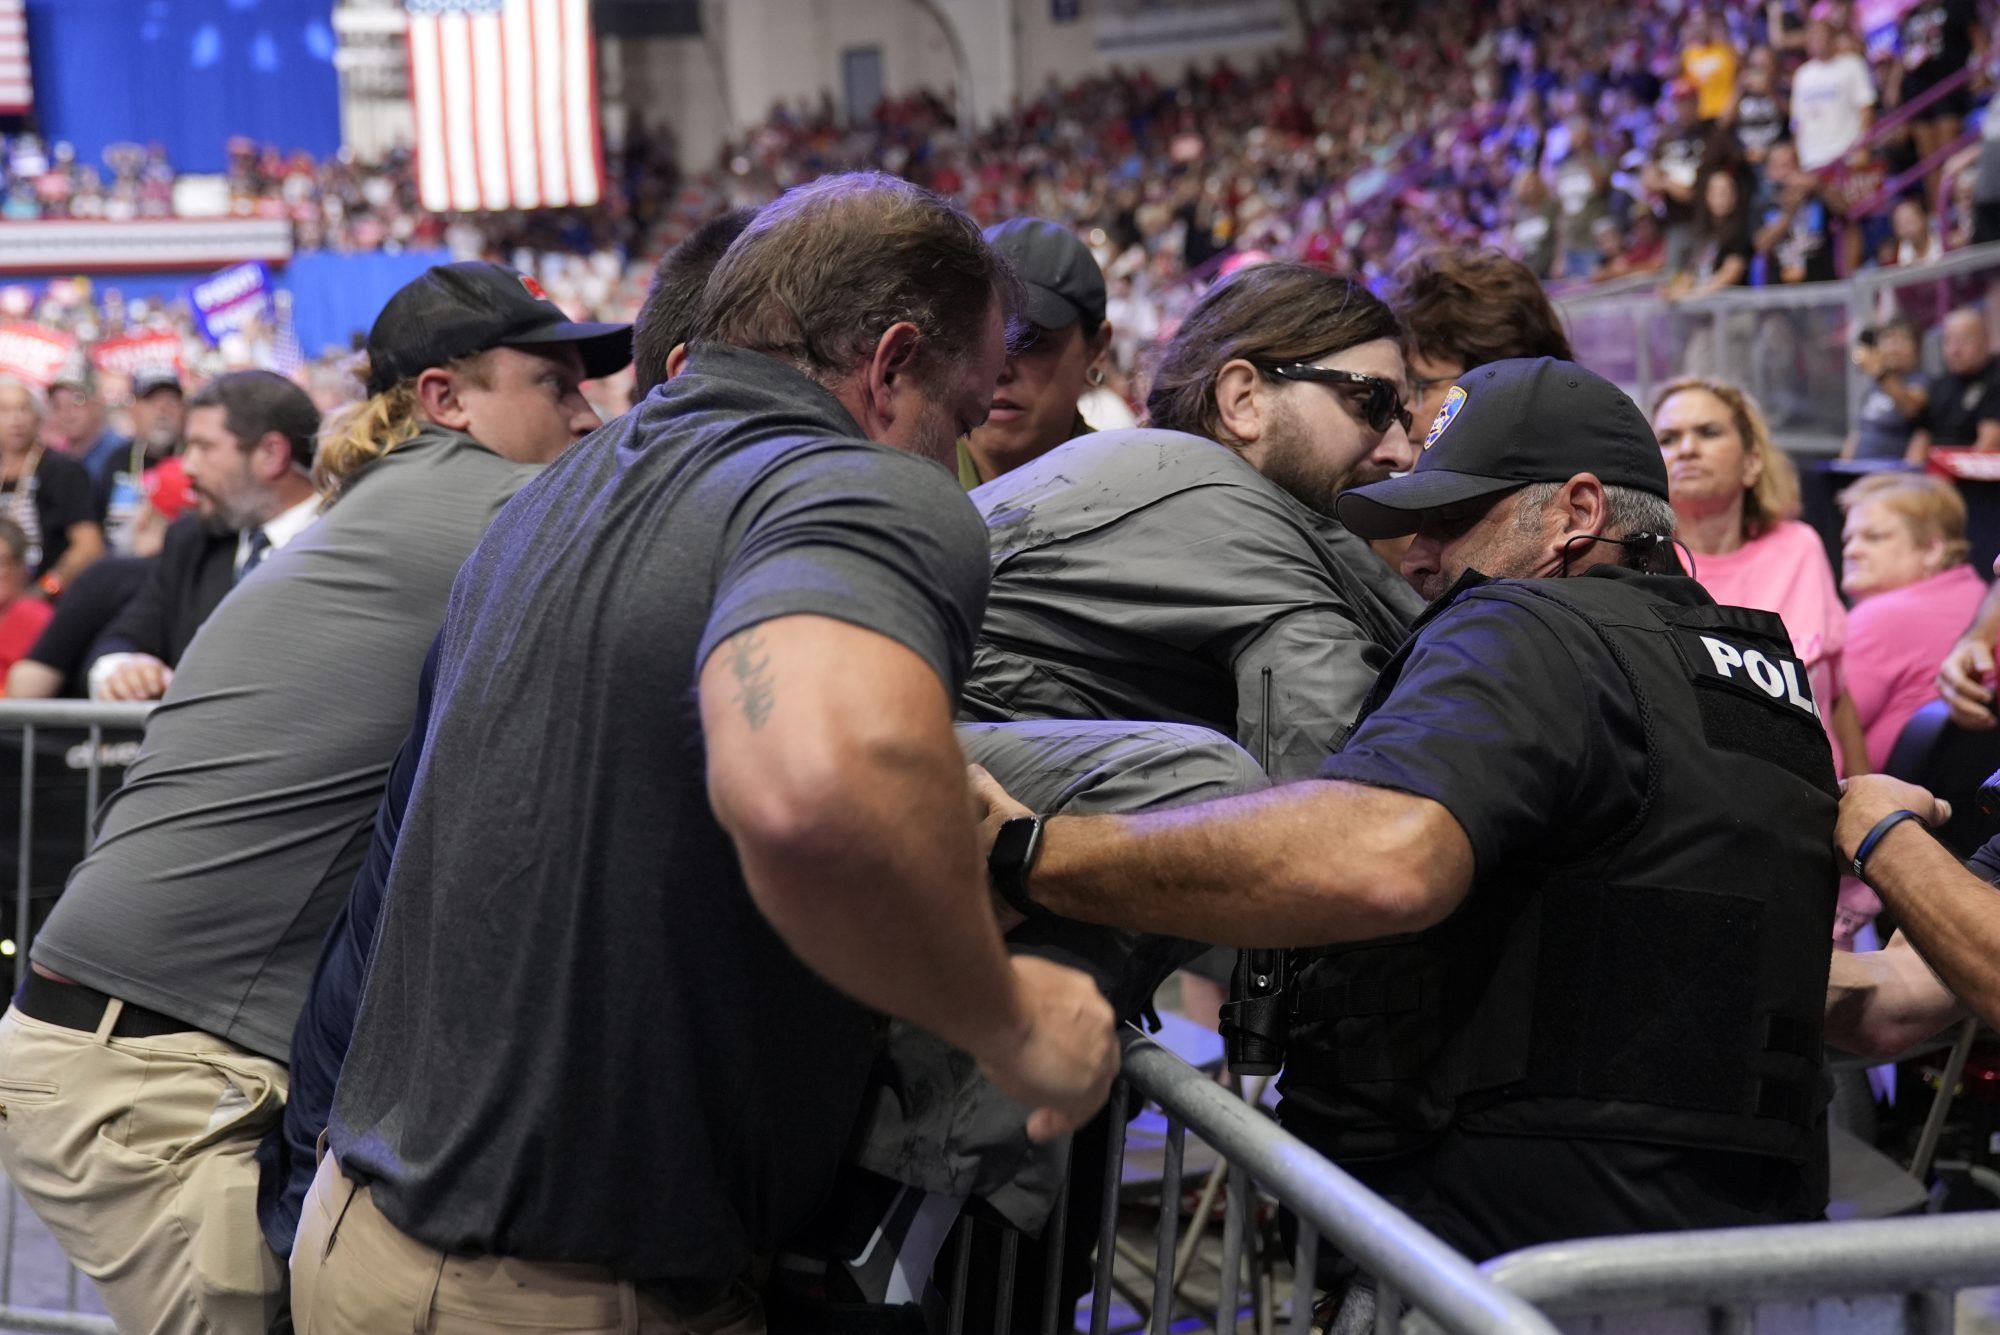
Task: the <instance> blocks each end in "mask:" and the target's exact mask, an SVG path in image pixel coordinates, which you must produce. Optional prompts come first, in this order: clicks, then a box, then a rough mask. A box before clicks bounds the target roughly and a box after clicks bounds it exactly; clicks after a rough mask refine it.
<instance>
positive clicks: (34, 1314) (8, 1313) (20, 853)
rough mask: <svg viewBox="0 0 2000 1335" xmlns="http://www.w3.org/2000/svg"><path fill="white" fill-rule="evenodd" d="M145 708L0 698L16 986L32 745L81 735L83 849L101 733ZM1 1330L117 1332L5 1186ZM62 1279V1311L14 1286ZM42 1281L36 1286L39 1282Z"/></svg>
mask: <svg viewBox="0 0 2000 1335" xmlns="http://www.w3.org/2000/svg"><path fill="white" fill-rule="evenodd" d="M152 711H153V706H152V705H150V704H114V703H110V702H101V703H100V702H89V701H81V700H0V734H4V733H14V732H18V733H19V734H20V741H21V765H20V780H21V794H20V823H19V825H18V826H17V829H16V846H15V850H14V852H15V881H14V986H17V987H18V986H19V985H20V982H21V977H22V975H23V974H24V973H25V971H26V970H27V967H28V947H29V945H30V944H31V942H32V940H33V935H34V891H35V888H36V887H35V884H34V846H35V814H36V813H35V807H36V801H35V797H36V794H35V782H36V776H37V772H38V768H39V761H40V760H41V759H42V758H41V757H38V755H37V752H36V741H37V738H38V735H40V734H41V733H42V732H44V731H47V732H55V731H61V732H75V731H80V732H82V733H83V734H84V735H85V738H86V745H85V748H84V752H83V757H82V761H83V763H82V765H81V768H82V769H83V771H84V806H83V843H82V847H81V848H80V849H79V850H78V852H79V854H81V853H82V852H84V851H87V850H88V849H89V847H90V841H91V839H92V838H93V837H94V835H95V834H96V817H97V808H98V806H99V804H100V803H101V802H102V800H103V798H104V796H105V793H104V786H103V774H104V769H105V745H106V743H105V734H106V732H107V731H116V732H136V731H138V730H139V729H141V728H143V727H144V726H145V722H146V716H147V715H149V714H151V713H152ZM0 1242H4V1246H0V1330H9V1331H50V1332H64V1333H66V1335H116V1329H117V1328H116V1327H115V1326H113V1325H112V1323H111V1320H110V1318H108V1317H104V1316H99V1315H95V1314H92V1313H90V1312H87V1311H84V1310H82V1307H83V1302H84V1293H85V1287H84V1284H83V1279H82V1276H81V1275H79V1274H78V1273H77V1271H76V1268H75V1267H74V1266H72V1265H70V1264H69V1261H68V1259H67V1258H66V1257H63V1255H62V1252H61V1249H60V1248H59V1247H57V1245H56V1243H55V1240H54V1239H53V1238H51V1237H49V1235H48V1234H47V1232H46V1231H44V1230H43V1229H42V1227H41V1225H40V1222H39V1221H37V1220H36V1219H35V1216H34V1212H33V1211H31V1210H29V1209H28V1208H27V1206H26V1204H25V1203H24V1202H23V1201H22V1200H21V1197H20V1193H19V1192H17V1191H15V1189H14V1186H13V1184H12V1183H9V1184H8V1185H7V1199H6V1206H5V1210H4V1213H0ZM58 1275H59V1277H60V1283H61V1288H62V1304H63V1305H62V1307H61V1308H51V1307H37V1306H28V1305H26V1303H25V1302H23V1301H22V1297H21V1295H19V1294H17V1289H20V1290H27V1289H29V1288H33V1289H35V1290H37V1291H36V1292H35V1293H34V1294H33V1296H32V1297H31V1298H29V1299H28V1301H41V1302H46V1301H48V1300H49V1297H50V1296H51V1295H48V1293H47V1290H48V1289H49V1288H50V1287H52V1285H51V1284H50V1283H49V1282H46V1281H50V1280H52V1279H53V1278H54V1277H56V1276H58ZM38 1281H42V1282H38Z"/></svg>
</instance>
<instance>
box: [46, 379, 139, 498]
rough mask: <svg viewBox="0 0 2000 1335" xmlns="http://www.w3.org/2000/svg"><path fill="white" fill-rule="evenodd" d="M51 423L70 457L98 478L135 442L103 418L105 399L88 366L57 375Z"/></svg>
mask: <svg viewBox="0 0 2000 1335" xmlns="http://www.w3.org/2000/svg"><path fill="white" fill-rule="evenodd" d="M49 425H50V426H51V427H53V428H54V429H55V433H56V435H58V436H60V437H61V438H62V441H63V446H64V448H65V449H67V450H68V451H69V455H70V457H71V458H73V459H75V460H76V461H77V462H78V463H80V464H82V465H83V467H84V471H85V472H87V473H89V474H90V477H91V481H92V482H95V481H96V480H97V478H98V477H100V476H102V475H103V473H104V471H105V470H106V469H107V468H110V467H112V466H114V465H115V463H116V462H117V460H118V459H119V458H120V457H121V455H122V452H123V451H124V449H125V448H126V447H127V446H129V445H130V444H131V443H132V442H131V441H129V440H127V439H125V437H123V436H121V435H119V434H118V433H117V432H116V431H113V430H112V429H111V427H110V425H109V424H108V423H106V422H105V420H104V399H103V396H102V395H100V394H99V393H98V389H97V377H96V376H95V375H93V374H91V371H90V368H89V367H87V366H84V367H81V368H80V369H77V370H75V371H74V372H73V373H71V374H66V375H62V376H58V377H57V378H56V381H55V383H54V384H52V385H50V386H49Z"/></svg>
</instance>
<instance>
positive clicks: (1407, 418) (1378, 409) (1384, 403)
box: [1264, 362, 1416, 436]
mask: <svg viewBox="0 0 2000 1335" xmlns="http://www.w3.org/2000/svg"><path fill="white" fill-rule="evenodd" d="M1264 373H1265V374H1266V375H1271V376H1276V377H1277V378H1278V379H1280V380H1304V381H1308V382H1310V383H1312V384H1315V385H1333V386H1335V387H1336V388H1341V389H1360V390H1366V391H1367V393H1368V397H1367V398H1365V399H1363V400H1362V402H1361V418H1362V420H1363V421H1365V422H1367V423H1368V429H1369V430H1370V431H1377V432H1381V431H1387V430H1388V429H1389V424H1390V423H1391V422H1400V423H1401V424H1402V427H1403V434H1404V435H1406V436H1407V435H1409V434H1410V431H1411V427H1412V426H1413V424H1414V423H1415V421H1416V419H1415V418H1414V417H1413V416H1412V415H1411V413H1410V410H1409V409H1408V408H1407V407H1405V406H1404V404H1403V393H1402V390H1401V388H1400V387H1399V386H1398V385H1397V384H1396V382H1395V381H1393V380H1384V379H1383V378H1382V377H1381V376H1379V375H1364V374H1362V373H1361V372H1360V371H1336V370H1334V369H1333V368H1332V367H1330V366H1312V365H1309V364H1307V363H1305V362H1294V363H1292V364H1290V365H1288V366H1270V367H1266V368H1265V369H1264Z"/></svg>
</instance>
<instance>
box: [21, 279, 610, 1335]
mask: <svg viewBox="0 0 2000 1335" xmlns="http://www.w3.org/2000/svg"><path fill="white" fill-rule="evenodd" d="M629 360H630V344H629V335H628V333H627V330H626V327H625V326H622V325H577V324H572V323H570V322H569V321H568V320H567V319H566V317H564V316H563V315H562V313H561V312H560V311H559V310H558V309H557V308H556V307H555V306H554V305H553V304H552V303H550V302H548V301H547V300H546V299H544V298H541V297H539V296H538V295H537V289H535V288H534V287H533V285H532V280H524V279H523V278H521V277H520V276H519V275H516V274H515V273H513V271H511V270H508V269H503V268H501V267H500V266H498V265H484V264H478V265H452V266H444V267H441V268H438V269H433V270H431V271H430V272H429V273H427V274H426V275H425V276H424V277H422V278H419V279H417V280H416V281H415V282H413V283H411V284H410V285H409V286H407V287H405V288H404V289H403V290H402V291H401V292H399V293H398V294H397V295H396V296H395V297H392V298H391V299H390V302H389V304H388V306H387V307H386V308H385V309H384V311H383V314H382V316H381V318H380V319H378V320H377V322H376V326H375V330H374V332H373V333H372V334H371V335H370V342H369V364H370V376H371V379H370V384H369V388H370V389H371V391H373V396H372V397H371V398H370V400H369V401H368V402H367V403H366V404H364V405H362V407H361V408H360V410H359V411H358V412H357V414H356V415H355V416H354V417H353V418H350V419H348V420H347V423H346V424H345V425H344V426H343V425H342V424H338V423H337V424H335V425H333V426H331V427H330V428H329V429H328V430H327V431H326V432H325V433H324V437H323V439H322V441H321V444H320V450H319V457H318V463H317V466H318V473H319V478H320V480H321V482H322V483H323V484H327V486H328V489H330V490H332V491H334V493H335V500H334V501H333V502H332V503H331V508H330V509H329V510H328V511H327V513H326V514H325V515H324V516H323V517H322V518H320V519H319V520H318V521H317V522H316V523H315V524H314V525H313V526H312V528H310V529H309V530H307V531H306V532H305V533H304V534H302V535H301V536H299V537H297V538H295V539H293V540H292V541H291V542H290V543H289V544H287V545H286V547H285V548H284V549H283V550H282V551H279V552H277V553H275V554H273V555H271V556H270V557H268V558H267V559H265V560H263V561H262V562H260V563H259V564H258V565H257V566H256V567H255V568H254V569H253V570H251V571H250V573H249V574H247V575H245V576H244V577H243V578H242V579H241V580H240V582H239V583H238V584H237V586H236V587H235V588H234V589H233V590H232V591H231V592H230V593H229V595H228V596H227V597H225V598H224V599H223V600H222V603H221V605H220V606H219V607H218V608H217V609H216V611H215V613H214V614H213V615H212V616H211V617H210V618H209V620H208V621H207V622H206V623H205V624H204V625H203V627H202V629H201V631H200V632H199V633H198V634H197V635H196V637H195V640H194V642H193V644H192V645H190V646H189V648H188V651H187V653H186V655H185V656H184V657H183V658H182V660H181V663H180V665H179V667H178V669H177V671H176V673H175V676H174V680H173V682H172V685H171V686H170V687H169V688H168V691H167V694H166V696H165V699H164V700H163V701H162V703H161V705H160V707H159V709H158V710H157V711H156V712H155V713H154V714H153V716H152V718H151V720H150V721H149V723H148V726H147V731H146V739H145V742H144V744H143V746H142V748H141V750H140V754H139V758H138V759H137V760H136V761H134V762H133V764H132V766H131V768H130V769H129V770H128V771H127V775H126V782H125V786H124V787H123V788H121V789H120V790H119V791H118V792H117V793H116V794H115V795H114V796H113V797H112V799H111V801H110V802H109V804H108V805H107V806H106V809H105V813H104V819H103V822H102V826H101V832H100V834H99V836H98V841H97V844H96V846H95V847H94V848H93V849H92V851H91V854H90V856H89V857H88V858H87V859H85V861H84V862H83V863H82V865H80V866H79V867H78V868H77V870H76V872H75V874H74V875H73V876H72V877H71V879H70V883H69V886H68V888H67V889H66V890H65V892H64V895H63V898H62V900H61V902H60V903H58V905H57V906H56V909H55V912H54V913H53V914H52V915H51V917H50V918H49V921H48V924H47V926H46V927H45V928H44V929H43V930H42V932H41V934H40V936H38V937H37V938H36V940H35V942H34V944H33V948H32V951H31V960H32V965H33V968H32V971H31V973H30V974H29V976H28V978H27V981H26V982H25V983H24V984H23V986H22V988H21V990H20V991H19V992H18V993H17V994H16V996H15V998H14V1004H13V1006H12V1008H11V1009H10V1010H9V1011H8V1012H7V1014H6V1016H5V1017H4V1019H0V1086H5V1087H9V1088H13V1089H17V1090H18V1089H33V1090H36V1091H47V1092H46V1093H43V1094H38V1096H37V1097H35V1098H32V1099H30V1100H27V1101H25V1102H23V1101H17V1099H16V1098H9V1100H8V1103H9V1105H10V1106H9V1109H8V1112H9V1115H8V1116H7V1118H6V1119H5V1120H4V1121H0V1165H4V1167H5V1169H6V1172H7V1175H8V1177H9V1178H10V1179H11V1180H12V1181H13V1182H14V1183H15V1185H16V1186H18V1187H20V1188H21V1190H22V1192H23V1194H25V1195H26V1196H27V1197H28V1199H29V1202H30V1204H32V1205H33V1206H34V1208H35V1209H36V1211H37V1212H38V1213H39V1214H40V1215H41V1216H42V1218H43V1219H44V1220H45V1221H46V1222H47V1223H48V1225H49V1227H50V1229H51V1231H52V1232H54V1233H55V1234H56V1236H57V1238H58V1239H59V1240H60V1241H61V1242H62V1243H63V1245H64V1248H65V1250H66V1251H68V1253H69V1255H70V1258H71V1259H72V1260H73V1261H75V1262H76V1264H77V1266H78V1267H79V1268H80V1269H82V1270H83V1271H84V1272H85V1273H86V1274H89V1275H90V1276H91V1277H92V1278H93V1279H94V1280H96V1281H97V1284H98V1288H99V1291H100V1292H101V1293H102V1294H103V1297H104V1302H105V1306H106V1307H107V1308H108V1309H109V1310H110V1312H111V1314H112V1316H113V1317H114V1319H115V1320H116V1321H117V1322H118V1325H119V1327H120V1328H121V1329H126V1330H155V1331H190V1332H192V1331H217V1330H227V1331H239V1330H240V1331H245V1332H248V1331H260V1332H261V1331H262V1330H264V1329H265V1328H266V1327H267V1325H268V1323H269V1320H270V1318H271V1316H272V1315H273V1314H274V1313H275V1311H276V1304H277V1300H278V1296H279V1294H280V1293H281V1292H282V1281H283V1275H284V1269H283V1262H282V1260H281V1258H279V1257H277V1256H275V1255H273V1254H272V1253H271V1252H270V1251H269V1249H268V1248H267V1247H266V1246H265V1244H264V1242H263V1237H262V1232H261V1230H260V1229H259V1227H258V1224H257V1218H256V1212H255V1203H256V1192H257V1166H256V1162H255V1159H254V1154H255V1150H256V1147H257V1145H258V1143H259V1141H261V1140H262V1138H263V1135H264V1132H265V1131H266V1130H267V1129H268V1128H269V1127H270V1125H271V1124H272V1123H273V1122H274V1121H275V1120H276V1118H277V1117H278V1116H279V1113H280V1110H281V1109H282V1106H283V1103H284V1097H285V1085H286V1073H285V1066H284V1061H285V1057H286V1054H287V1052H288V1050H289V1046H290V1041H291V1032H292V1027H293V1024H294V1022H295V1021H296V1019H297V1017H298V1012H299V1008H300V1006H301V1005H302V1003H303V1000H304V995H305V989H306V985H307V983H308V981H309V980H310V977H311V974H312V968H313V962H314V960H315V959H316V958H317V956H318V954H319V949H320V943H321V940H322V938H323V937H324V935H325V931H326V926H327V923H328V922H329V920H330V919H331V918H332V916H333V914H334V911H335V909H336V908H337V906H338V904H339V902H340V900H341V898H342V897H343V896H345V894H346V893H347V890H348V887H349V886H350V885H351V884H352V883H353V880H354V873H355V870H356V868H357V867H358V866H359V864H360V860H361V856H362V854H363V852H364V851H365V850H366V848H367V843H368V838H369V832H370V829H371V825H372V819H373V816H374V813H375V808H376V806H377V804H378V802H379V801H380V799H381V795H382V788H383V783H384V779H385V776H386V774H387V771H388V767H389V764H390V762H391V760H392V759H393V758H394V756H395V752H396V747H397V745H398V744H399V743H400V742H401V740H402V737H403V734H404V733H405V732H406V731H407V730H408V728H409V725H410V718H411V715H412V713H413V712H414V709H415V703H416V682H417V672H418V668H419V666H420V665H421V664H422V662H423V658H424V652H425V650H426V648H427V647H428V646H429V644H430V642H431V640H432V638H433V636H434V635H435V634H436V631H437V627H438V624H439V622H440V621H441V620H442V619H443V617H444V611H445V602H446V598H447V595H448V594H449V592H450V589H451V582H452V579H453V577H454V576H455V575H456V574H457V572H458V567H459V566H460V564H461V563H462V562H463V561H464V559H465V557H466V555H467V554H468V553H469V552H471V550H472V548H473V546H474V544H475V543H476V542H477V541H478V539H479V536H480V534H481V533H483V532H484V531H485V529H486V526H487V524H488V523H489V522H490V521H491V519H492V518H493V515H494V513H495V512H496V511H497V510H498V509H499V508H500V507H501V505H503V504H504V503H505V502H506V500H507V498H508V497H510V496H511V495H512V494H513V493H514V491H515V490H516V489H517V488H518V487H519V486H520V485H521V484H522V483H523V482H525V481H526V480H527V479H528V478H529V477H531V476H533V474H534V473H535V471H536V468H535V467H534V466H535V465H538V464H541V463H545V462H547V461H548V460H549V459H552V458H554V457H555V456H556V455H558V454H560V453H561V452H562V451H563V450H564V449H565V448H567V447H568V446H569V445H570V444H571V443H572V442H573V441H575V440H576V439H577V438H579V437H581V436H582V435H584V434H586V433H587V432H589V431H590V430H592V429H594V428H595V427H596V426H598V425H599V422H598V418H597V415H596V414H595V413H594V412H593V411H592V410H591V408H590V406H589V405H588V403H586V402H585V401H584V399H583V397H582V394H581V392H580V390H579V388H578V387H579V385H580V383H581V382H582V381H583V380H584V379H585V378H586V377H587V376H595V375H601V374H606V373H608V372H610V371H612V370H615V369H617V367H619V366H622V365H624V364H625V363H626V362H627V361H629ZM385 424H386V425H385ZM238 434H241V433H240V432H239V433H238ZM93 1128H95V1129H96V1130H95V1132H94V1133H93Z"/></svg>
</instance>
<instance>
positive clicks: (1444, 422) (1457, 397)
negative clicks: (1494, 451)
mask: <svg viewBox="0 0 2000 1335" xmlns="http://www.w3.org/2000/svg"><path fill="white" fill-rule="evenodd" d="M1464 406H1465V391H1464V390H1463V389H1461V388H1459V387H1458V386H1457V385H1453V386H1452V387H1451V391H1450V392H1449V393H1447V394H1446V395H1445V396H1444V406H1443V407H1441V408H1439V409H1438V415H1437V416H1436V417H1434V418H1432V419H1431V429H1430V430H1429V431H1427V432H1425V433H1424V448H1425V449H1429V448H1430V447H1431V446H1433V445H1435V444H1437V441H1438V437H1439V436H1442V435H1443V434H1444V429H1445V428H1446V427H1448V426H1450V425H1451V419H1452V418H1454V417H1456V416H1458V410H1459V409H1460V408H1462V407H1464Z"/></svg>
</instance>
